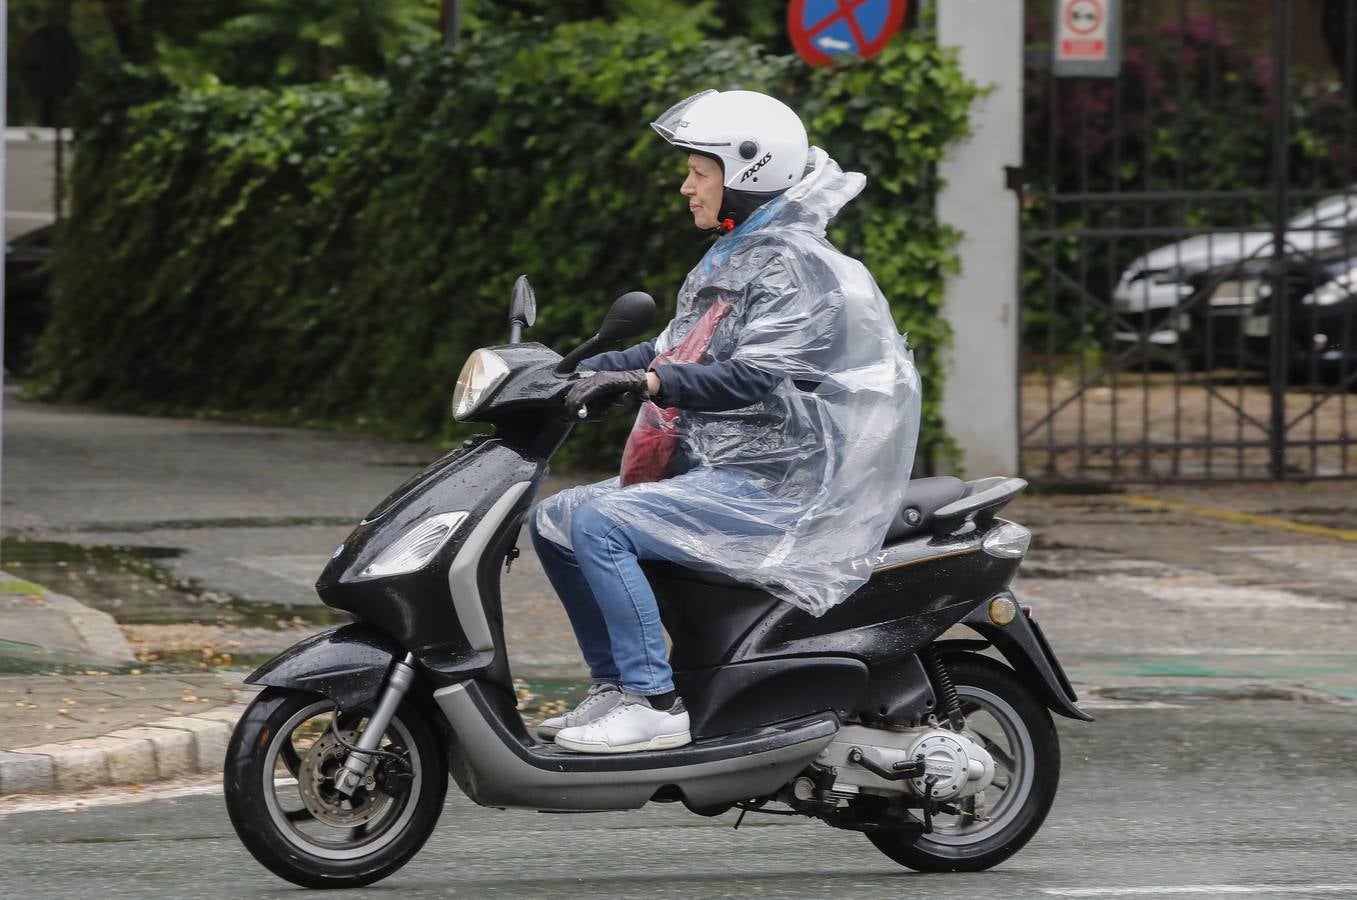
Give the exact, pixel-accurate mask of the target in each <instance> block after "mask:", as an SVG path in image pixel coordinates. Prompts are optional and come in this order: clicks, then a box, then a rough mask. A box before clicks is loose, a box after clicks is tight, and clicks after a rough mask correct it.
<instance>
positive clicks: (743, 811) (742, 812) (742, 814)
mask: <svg viewBox="0 0 1357 900" xmlns="http://www.w3.org/2000/svg"><path fill="white" fill-rule="evenodd" d="M747 812H749V810H747V809H745V808H744V807H740V817H739V818H738V819H736V820H735V828H736V830H739V827H740V823H741V822H743V821H744V814H745V813H747Z"/></svg>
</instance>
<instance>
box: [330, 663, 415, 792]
mask: <svg viewBox="0 0 1357 900" xmlns="http://www.w3.org/2000/svg"><path fill="white" fill-rule="evenodd" d="M414 662H415V655H414V654H413V653H406V654H405V658H404V659H402V660H399V661H398V662H396V663H395V664H394V665H393V666H392V667H391V676H390V678H388V679H387V683H386V687H385V688H384V689H383V690H382V694H381V696H380V697H379V698H378V699H377V708H376V709H375V710H373V713H372V715H371V716H369V717H368V724H367V728H364V729H363V733H362V734H360V735H359V736H358V741H357V743H355V744H353V748H354V749H353V751H352V752H351V753H349V755H348V756H347V757H346V758H345V760H344V767H343V768H342V769H340V770H339V772H338V773H336V775H335V790H336V791H338V792H339V793H341V794H343V795H344V796H345V797H347V796H350V795H351V794H352V793H353V792H354V790H355V789H357V788H358V786H359V785H361V784H362V783H363V779H364V777H365V776H366V775H367V770H368V766H370V765H371V764H372V756H373V754H372V751H373V750H376V749H377V745H378V744H380V743H381V742H382V735H383V734H385V733H386V729H387V726H388V725H390V724H391V719H392V718H393V717H394V716H395V715H396V710H397V709H399V708H400V705H401V701H402V700H403V699H405V693H406V691H408V690H410V685H412V684H414V683H415V668H414ZM335 714H336V715H338V712H336V713H335Z"/></svg>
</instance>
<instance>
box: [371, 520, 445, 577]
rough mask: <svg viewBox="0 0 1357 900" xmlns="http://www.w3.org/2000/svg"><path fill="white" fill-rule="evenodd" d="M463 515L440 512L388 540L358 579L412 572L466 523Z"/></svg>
mask: <svg viewBox="0 0 1357 900" xmlns="http://www.w3.org/2000/svg"><path fill="white" fill-rule="evenodd" d="M466 517H467V514H466V513H465V512H450V513H441V514H439V515H436V516H430V517H429V518H427V519H425V520H423V521H422V522H420V523H419V524H417V525H415V526H414V527H413V528H411V529H410V530H408V531H406V532H405V534H403V535H401V536H400V537H399V538H397V539H396V540H394V541H392V542H391V544H390V546H388V547H387V548H386V549H385V550H383V551H382V552H381V553H378V554H377V558H376V559H374V560H373V561H372V562H370V563H368V565H367V567H366V568H364V569H363V571H361V572H359V573H358V577H359V578H381V577H382V576H384V575H403V574H405V573H406V572H413V571H414V570H415V569H418V568H419V567H420V566H422V565H424V564H425V563H427V562H428V561H429V560H431V559H433V557H434V554H435V553H437V552H438V550H439V548H440V547H442V546H443V544H445V543H447V540H448V538H450V537H452V534H453V532H455V531H456V530H457V529H458V528H460V527H461V525H462V523H463V522H465V521H466Z"/></svg>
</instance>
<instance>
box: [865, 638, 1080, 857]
mask: <svg viewBox="0 0 1357 900" xmlns="http://www.w3.org/2000/svg"><path fill="white" fill-rule="evenodd" d="M944 661H945V664H946V666H947V668H948V670H949V672H950V673H951V676H952V681H953V683H954V684H955V685H956V691H957V695H958V697H959V698H960V700H961V711H962V713H964V714H965V716H966V731H965V733H966V734H967V736H969V737H971V738H972V739H973V740H975V741H977V742H978V743H980V744H982V745H983V746H984V747H985V748H986V749H987V750H989V752H990V754H991V755H992V756H993V758H994V762H995V778H994V782H993V784H991V785H990V787H988V788H986V790H985V791H983V792H982V793H980V794H978V795H976V796H974V797H969V798H967V799H965V800H962V801H960V802H958V803H954V804H947V805H946V808H945V809H944V810H940V811H939V813H938V814H937V815H935V816H933V817H932V825H933V831H932V833H930V834H923V835H918V834H915V833H910V832H891V831H883V832H869V833H868V835H867V836H868V838H869V839H870V840H871V842H872V843H873V844H875V845H876V848H877V849H878V850H880V851H881V852H882V853H884V854H886V855H887V856H889V857H890V858H891V859H893V860H895V861H896V862H897V863H900V864H901V865H903V866H907V867H908V868H911V869H914V870H916V871H919V872H979V871H982V870H984V869H988V868H990V867H991V866H996V865H998V864H999V863H1001V862H1003V861H1004V860H1006V859H1008V858H1009V857H1010V856H1012V855H1013V854H1014V853H1017V852H1018V851H1019V850H1021V849H1022V847H1023V846H1024V845H1025V844H1026V843H1027V842H1028V841H1029V840H1031V839H1032V836H1033V835H1035V834H1036V833H1037V830H1038V829H1039V828H1041V823H1042V822H1043V821H1045V819H1046V814H1047V813H1048V812H1049V811H1050V809H1051V804H1052V803H1053V802H1054V801H1055V792H1056V787H1057V785H1058V784H1059V782H1060V739H1059V737H1058V736H1057V735H1056V730H1055V725H1054V724H1053V723H1052V722H1051V714H1050V713H1049V712H1047V711H1046V707H1045V706H1044V705H1043V704H1042V703H1041V702H1040V701H1038V700H1037V699H1036V698H1035V697H1034V696H1033V695H1032V693H1031V691H1029V690H1028V688H1027V687H1026V686H1025V685H1024V684H1023V682H1022V681H1021V679H1019V677H1018V675H1017V673H1016V672H1014V671H1013V670H1012V669H1010V668H1008V667H1007V666H1005V665H1002V664H1001V663H999V662H996V661H995V660H992V659H989V658H988V657H984V656H978V655H976V654H970V653H968V654H963V655H960V656H948V657H945V660H944ZM921 824H922V823H921Z"/></svg>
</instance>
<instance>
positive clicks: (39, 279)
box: [5, 225, 56, 375]
mask: <svg viewBox="0 0 1357 900" xmlns="http://www.w3.org/2000/svg"><path fill="white" fill-rule="evenodd" d="M55 234H56V228H55V226H52V225H46V226H44V227H42V228H38V229H36V230H34V231H29V232H26V233H24V234H22V235H19V236H18V237H16V238H14V239H13V240H11V241H7V242H6V243H5V369H6V370H8V371H10V372H12V373H14V374H16V375H22V374H23V373H24V372H26V371H27V370H28V366H29V364H30V363H31V362H32V359H33V347H34V345H36V344H37V342H38V335H40V334H41V333H42V329H43V327H44V326H46V324H47V318H48V316H49V315H50V313H51V306H50V301H49V299H48V296H47V263H48V262H49V261H51V259H52V253H53V249H54V248H53V241H54V238H55Z"/></svg>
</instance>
